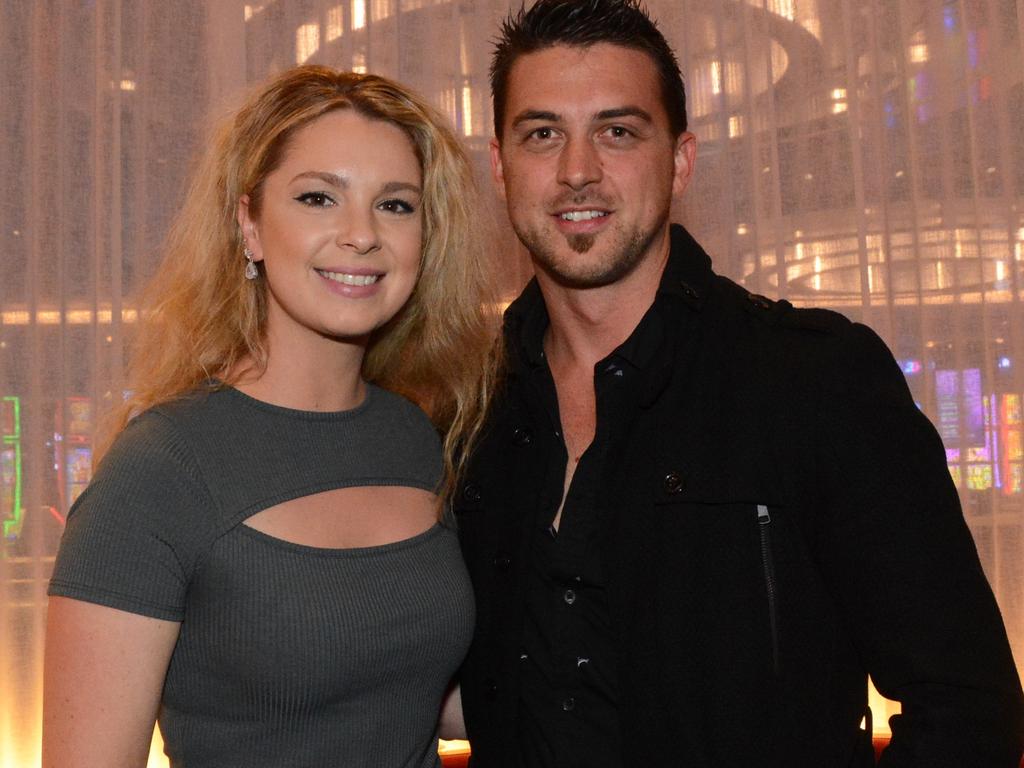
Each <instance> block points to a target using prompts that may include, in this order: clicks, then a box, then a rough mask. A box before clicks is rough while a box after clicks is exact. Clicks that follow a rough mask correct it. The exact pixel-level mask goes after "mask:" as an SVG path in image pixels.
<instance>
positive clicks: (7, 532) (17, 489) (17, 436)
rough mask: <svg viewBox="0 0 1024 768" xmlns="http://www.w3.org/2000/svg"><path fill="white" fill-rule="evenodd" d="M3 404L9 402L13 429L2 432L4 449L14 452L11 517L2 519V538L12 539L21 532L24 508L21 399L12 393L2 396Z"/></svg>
mask: <svg viewBox="0 0 1024 768" xmlns="http://www.w3.org/2000/svg"><path fill="white" fill-rule="evenodd" d="M3 402H4V403H5V404H8V403H9V404H10V408H11V413H12V415H13V430H12V431H11V432H9V433H4V436H3V447H4V450H5V451H6V450H11V451H13V452H14V494H13V497H12V501H13V503H12V505H11V510H10V516H11V519H9V520H4V538H5V539H13V538H14V537H15V536H17V535H18V534H20V533H21V526H22V524H23V523H24V522H25V521H24V515H25V510H24V509H22V508H21V399H20V398H18V397H14V396H13V395H7V396H5V397H4V398H3Z"/></svg>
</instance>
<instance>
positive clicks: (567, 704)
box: [562, 696, 576, 712]
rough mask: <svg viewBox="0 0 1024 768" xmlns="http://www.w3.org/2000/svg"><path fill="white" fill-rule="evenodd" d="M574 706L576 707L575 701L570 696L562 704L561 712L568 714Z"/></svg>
mask: <svg viewBox="0 0 1024 768" xmlns="http://www.w3.org/2000/svg"><path fill="white" fill-rule="evenodd" d="M575 706H576V699H574V698H573V697H572V696H570V697H569V698H567V699H566V700H565V701H563V702H562V711H563V712H569V711H571V710H572V709H573V708H574V707H575Z"/></svg>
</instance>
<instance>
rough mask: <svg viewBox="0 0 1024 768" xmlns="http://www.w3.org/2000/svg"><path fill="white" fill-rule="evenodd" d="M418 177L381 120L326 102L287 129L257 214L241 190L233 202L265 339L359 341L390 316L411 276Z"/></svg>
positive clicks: (417, 241)
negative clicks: (261, 307)
mask: <svg viewBox="0 0 1024 768" xmlns="http://www.w3.org/2000/svg"><path fill="white" fill-rule="evenodd" d="M422 183H423V182H422V172H421V170H420V164H419V161H418V160H417V159H416V154H415V152H414V150H413V145H412V142H411V141H410V139H409V138H408V136H406V134H405V133H404V132H403V131H402V130H401V129H400V128H398V127H397V126H395V125H393V124H391V123H388V122H385V121H383V120H370V119H368V118H366V117H364V116H362V115H361V114H359V113H358V112H356V111H354V110H351V109H342V110H336V111H334V112H329V113H327V114H326V115H323V116H321V117H319V118H317V119H316V120H314V121H313V122H311V123H309V124H307V125H305V126H303V127H302V128H301V129H300V130H299V131H297V132H296V133H295V135H294V136H292V138H291V141H290V142H289V143H288V146H287V147H286V149H285V153H284V157H283V158H282V161H281V163H280V164H279V166H278V167H277V169H276V170H275V171H274V172H273V173H271V174H270V175H269V176H267V178H266V180H265V182H264V185H263V193H262V200H261V205H260V210H259V216H258V218H254V217H253V214H254V213H255V212H254V211H251V210H250V207H249V199H248V197H244V198H243V199H242V201H241V202H240V203H239V208H238V221H239V224H240V225H241V227H242V233H243V235H244V236H245V239H246V242H247V244H248V247H249V248H250V249H251V250H252V252H253V258H254V260H256V261H262V262H263V265H264V269H265V274H266V280H267V294H268V314H267V323H268V328H267V330H268V338H269V339H271V340H272V341H273V342H274V343H283V344H288V345H293V344H304V343H308V342H310V341H315V340H317V339H322V338H324V337H327V338H332V339H345V340H353V341H362V340H364V339H365V338H366V336H367V335H368V334H369V333H370V332H371V331H373V330H374V329H375V328H378V327H380V326H381V325H383V324H384V323H386V322H387V321H388V320H390V319H391V318H392V317H394V315H395V313H397V312H398V310H399V309H401V307H402V305H403V304H405V302H406V301H407V300H408V298H409V296H410V294H411V293H412V290H413V287H414V286H415V283H416V274H417V270H418V268H419V261H420V251H421V234H422V228H423V217H422V213H421V197H422ZM241 273H242V269H241V266H240V267H239V279H242V275H241Z"/></svg>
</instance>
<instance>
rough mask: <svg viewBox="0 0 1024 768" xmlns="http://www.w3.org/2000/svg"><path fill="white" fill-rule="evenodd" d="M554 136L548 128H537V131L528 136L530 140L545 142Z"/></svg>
mask: <svg viewBox="0 0 1024 768" xmlns="http://www.w3.org/2000/svg"><path fill="white" fill-rule="evenodd" d="M554 135H555V132H554V131H553V130H551V129H550V128H538V129H537V130H535V131H533V133H531V134H530V138H532V139H540V140H541V141H547V140H548V139H550V138H551V137H552V136H554Z"/></svg>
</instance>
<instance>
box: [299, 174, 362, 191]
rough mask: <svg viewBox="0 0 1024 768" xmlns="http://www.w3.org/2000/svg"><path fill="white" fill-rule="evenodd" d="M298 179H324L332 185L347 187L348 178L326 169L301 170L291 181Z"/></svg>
mask: <svg viewBox="0 0 1024 768" xmlns="http://www.w3.org/2000/svg"><path fill="white" fill-rule="evenodd" d="M298 179H320V181H326V182H327V183H328V184H330V185H331V186H332V187H337V188H338V189H348V179H346V178H345V177H344V176H339V175H338V174H336V173H330V172H328V171H303V172H302V173H300V174H297V175H296V176H295V178H294V179H292V181H297V180H298Z"/></svg>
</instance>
